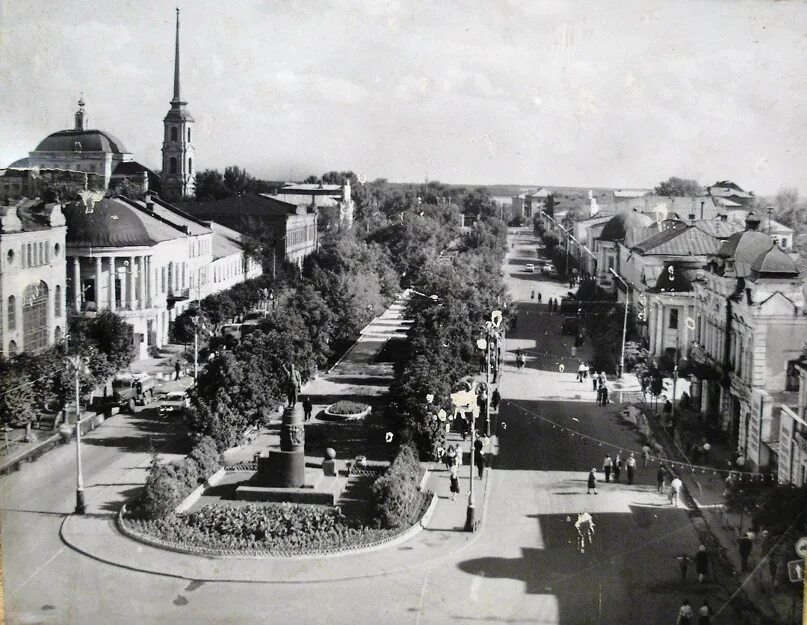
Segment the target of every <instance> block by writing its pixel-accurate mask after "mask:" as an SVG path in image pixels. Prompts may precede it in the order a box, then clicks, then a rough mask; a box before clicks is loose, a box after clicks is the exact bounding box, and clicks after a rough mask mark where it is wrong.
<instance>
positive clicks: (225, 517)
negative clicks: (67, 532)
mask: <svg viewBox="0 0 807 625" xmlns="http://www.w3.org/2000/svg"><path fill="white" fill-rule="evenodd" d="M426 495H427V494H426V493H419V497H418V499H417V502H416V506H417V508H416V516H415V519H414V520H413V523H414V522H415V521H416V520H417V519H418V518H419V517H420V516H421V515H422V514H423V512H425V508H426V505H427V504H428V501H429V498H428V497H427V496H426ZM124 523H126V525H127V526H128V527H129V528H130V529H132V530H133V531H135V532H137V533H140V534H145V535H147V536H151V537H153V538H157V539H159V540H162V541H165V542H168V543H171V544H173V545H175V546H177V547H180V548H183V549H194V548H201V549H212V550H228V549H235V550H242V551H252V550H265V551H271V552H282V553H306V552H312V551H324V550H338V549H346V548H351V547H358V546H362V545H368V544H372V543H376V542H378V541H381V540H384V539H389V538H393V537H394V536H395V535H396V534H397V533H399V531H400V530H399V529H398V530H389V529H380V528H372V527H364V526H359V525H356V524H354V523H351V522H350V521H349V520H348V519H346V518H345V517H344V516H343V515H342V513H341V511H340V510H339V509H338V508H323V507H319V506H305V505H295V504H280V505H259V504H250V505H247V506H241V507H234V506H205V507H203V508H201V509H200V510H198V511H196V512H189V513H184V514H170V515H168V516H166V517H163V518H156V519H144V518H142V517H139V516H136V515H134V516H133V515H129V516H127V517H126V518H125V519H124Z"/></svg>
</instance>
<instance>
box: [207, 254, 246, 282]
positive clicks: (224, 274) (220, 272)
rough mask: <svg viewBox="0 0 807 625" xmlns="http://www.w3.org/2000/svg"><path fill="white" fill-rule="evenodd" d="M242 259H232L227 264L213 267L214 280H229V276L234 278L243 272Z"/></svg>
mask: <svg viewBox="0 0 807 625" xmlns="http://www.w3.org/2000/svg"><path fill="white" fill-rule="evenodd" d="M241 262H242V261H241V259H240V258H238V259H236V260H232V261H230V262H229V263H227V264H226V265H224V266H222V265H219V266H218V267H214V268H213V281H214V282H221V281H222V280H228V279H229V278H233V277H235V276H238V275H240V274H241V267H242V265H241Z"/></svg>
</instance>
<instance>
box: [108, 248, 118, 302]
mask: <svg viewBox="0 0 807 625" xmlns="http://www.w3.org/2000/svg"><path fill="white" fill-rule="evenodd" d="M115 271H116V268H115V257H114V256H110V257H109V310H113V311H114V310H115Z"/></svg>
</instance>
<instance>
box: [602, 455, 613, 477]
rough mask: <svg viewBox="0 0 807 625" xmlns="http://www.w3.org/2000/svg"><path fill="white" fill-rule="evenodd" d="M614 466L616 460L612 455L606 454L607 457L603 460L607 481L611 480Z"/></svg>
mask: <svg viewBox="0 0 807 625" xmlns="http://www.w3.org/2000/svg"><path fill="white" fill-rule="evenodd" d="M613 466H614V461H613V460H611V456H609V455H608V454H605V458H603V460H602V472H603V473H605V483H606V484H607V483H608V482H610V481H611V468H612V467H613Z"/></svg>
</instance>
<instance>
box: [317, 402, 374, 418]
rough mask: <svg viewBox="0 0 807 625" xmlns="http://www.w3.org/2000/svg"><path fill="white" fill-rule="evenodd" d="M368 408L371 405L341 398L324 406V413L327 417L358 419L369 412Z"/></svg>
mask: <svg viewBox="0 0 807 625" xmlns="http://www.w3.org/2000/svg"><path fill="white" fill-rule="evenodd" d="M370 410H371V407H370V406H368V405H367V404H360V403H358V402H355V401H348V400H346V399H342V400H340V401H338V402H336V403H335V404H331V405H330V406H328V407H327V408H325V414H326V415H328V416H329V417H337V418H340V419H359V418H361V417H366V416H367V415H368V414H370Z"/></svg>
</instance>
